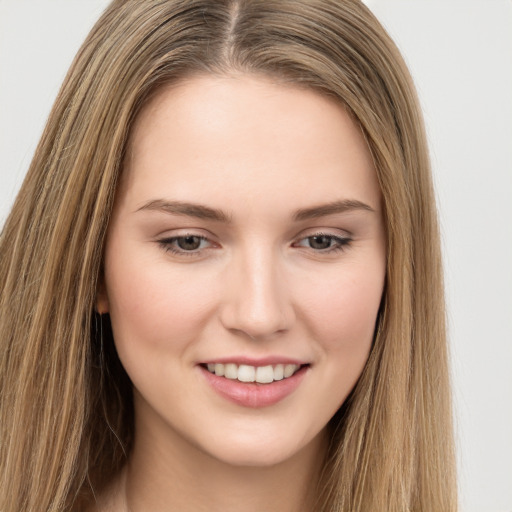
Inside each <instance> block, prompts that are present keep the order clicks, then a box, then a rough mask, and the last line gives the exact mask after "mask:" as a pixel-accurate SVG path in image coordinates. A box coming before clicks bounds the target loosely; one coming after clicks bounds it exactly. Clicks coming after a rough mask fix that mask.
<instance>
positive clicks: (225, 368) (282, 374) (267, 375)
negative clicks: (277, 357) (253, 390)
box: [207, 363, 300, 384]
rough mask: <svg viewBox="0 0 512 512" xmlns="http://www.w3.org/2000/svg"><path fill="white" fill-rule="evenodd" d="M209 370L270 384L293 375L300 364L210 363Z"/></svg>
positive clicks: (234, 378)
mask: <svg viewBox="0 0 512 512" xmlns="http://www.w3.org/2000/svg"><path fill="white" fill-rule="evenodd" d="M207 367H208V371H209V372H211V373H214V374H215V375H217V376H219V377H226V378H227V379H231V380H236V379H238V380H239V381H240V382H258V383H259V384H270V383H271V382H274V381H275V380H283V379H287V378H288V377H291V376H292V375H293V374H294V373H295V372H296V371H297V370H298V369H299V368H300V365H298V364H276V365H275V366H271V365H268V366H249V365H247V364H241V365H236V364H234V363H228V364H222V363H209V364H208V365H207Z"/></svg>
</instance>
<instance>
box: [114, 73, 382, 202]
mask: <svg viewBox="0 0 512 512" xmlns="http://www.w3.org/2000/svg"><path fill="white" fill-rule="evenodd" d="M124 174H125V175H124V178H123V182H124V184H123V187H122V188H123V189H125V191H128V193H130V194H131V195H132V196H136V197H133V200H140V201H142V200H148V199H151V197H149V196H153V195H154V194H155V193H157V192H159V193H161V194H163V193H165V194H167V195H172V196H173V197H175V196H176V195H178V196H180V195H184V196H187V197H185V199H187V200H189V199H194V200H197V201H201V202H205V200H207V201H208V202H209V203H219V204H215V205H214V206H222V207H225V202H226V200H227V199H228V198H229V201H230V203H231V204H233V206H234V205H235V203H236V201H235V199H236V198H240V197H243V198H245V199H248V198H251V199H254V198H255V197H260V199H263V196H265V197H266V199H267V200H268V201H263V200H262V201H261V205H262V206H264V205H265V203H270V202H271V201H272V200H273V201H274V202H273V204H274V208H277V207H279V206H280V205H281V204H283V202H284V201H285V200H291V201H293V200H295V201H296V202H298V203H301V204H298V205H294V206H298V207H302V206H304V202H305V201H306V202H310V203H311V204H314V203H316V204H318V203H320V202H326V201H329V200H339V199H340V197H341V196H346V197H350V198H353V199H359V200H364V201H366V202H370V203H373V206H375V207H377V208H378V206H379V203H380V190H379V187H378V183H377V179H376V174H375V170H374V167H373V162H372V159H371V155H370V153H369V150H368V147H367V145H366V142H365V140H364V137H363V136H362V134H361V132H360V129H359V127H358V125H357V124H356V123H355V122H354V121H353V120H352V118H351V116H350V115H349V114H348V112H347V111H346V109H345V108H344V106H343V105H342V104H341V103H339V102H337V101H335V100H334V99H332V98H328V97H326V96H324V95H321V94H320V93H318V92H316V91H313V90H310V89H305V88H299V87H296V86H293V85H288V84H287V85H283V84H280V83H275V82H272V81H271V80H270V79H268V78H264V77H258V76H246V75H242V76H234V77H214V76H199V77H198V76H196V77H193V78H190V79H188V80H184V81H182V82H180V83H179V84H176V85H172V86H169V87H166V88H163V89H161V90H160V91H159V92H158V93H157V94H156V95H155V97H154V98H153V99H152V100H151V101H150V102H149V103H148V104H147V105H146V106H145V108H144V109H143V110H142V112H141V113H140V115H139V116H138V118H137V120H136V122H135V124H134V127H133V130H132V133H131V137H130V142H129V146H128V151H127V159H126V162H125V169H124ZM189 196H190V197H189ZM354 196H355V197H354ZM179 199H182V198H181V197H179ZM245 204H246V205H247V203H245Z"/></svg>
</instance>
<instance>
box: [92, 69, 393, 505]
mask: <svg viewBox="0 0 512 512" xmlns="http://www.w3.org/2000/svg"><path fill="white" fill-rule="evenodd" d="M385 252H386V251H385V236H384V228H383V216H382V206H381V194H380V189H379V185H378V182H377V178H376V174H375V169H374V168H373V162H372V159H371V156H370V154H369V151H368V149H367V146H366V143H365V141H364V138H363V137H362V135H361V133H360V131H359V128H358V127H357V125H356V124H355V123H354V122H353V121H352V119H351V118H350V116H349V115H348V114H347V112H346V111H345V110H344V108H343V106H341V105H339V104H337V103H336V102H334V101H333V100H332V99H328V98H325V97H323V96H321V95H319V94H318V93H316V92H313V91H310V90H304V89H299V88H294V87H290V86H289V85H287V86H283V85H280V84H276V83H273V82H272V81H270V80H268V79H265V78H261V77H254V76H245V75H241V76H232V77H213V76H200V77H193V78H190V79H189V80H186V81H184V82H183V83H181V84H179V85H178V86H173V87H171V88H167V89H164V90H162V91H161V92H160V93H159V94H158V95H157V96H156V97H155V98H154V99H153V100H152V101H151V102H150V104H149V105H147V106H146V107H145V109H144V110H143V111H142V113H141V115H140V116H139V118H138V119H137V122H136V123H135V127H134V130H133V133H132V134H131V139H130V143H129V147H128V152H127V160H126V162H125V168H124V173H123V177H122V180H121V184H120V188H119V190H118V194H117V197H116V204H115V208H114V212H113V216H112V220H111V224H110V226H109V231H108V235H107V244H106V250H105V281H104V283H102V285H101V287H100V290H99V293H98V299H97V309H98V311H100V312H103V313H106V312H108V313H109V314H110V317H111V320H112V327H113V332H114V338H115V343H116V348H117V351H118V354H119V357H120V359H121V362H122V363H123V365H124V367H125V369H126V371H127V373H128V375H129V376H130V378H131V380H132V382H133V385H134V406H135V421H136V428H135V443H134V447H133V450H132V453H131V454H130V458H129V461H128V464H127V466H126V467H125V468H124V470H123V472H122V474H121V475H120V476H119V477H118V478H116V479H115V481H114V483H113V484H112V486H111V487H110V488H109V489H108V490H107V491H106V492H105V493H103V495H102V496H101V497H100V499H99V502H98V505H97V509H96V510H99V511H101V512H104V511H105V512H106V511H115V512H128V511H129V512H141V511H148V510H150V511H151V512H168V511H180V512H198V511H199V512H201V511H208V512H217V511H218V512H221V511H222V512H240V511H242V512H261V511H269V512H272V511H279V512H313V511H314V510H315V505H314V498H315V486H316V484H317V480H318V477H319V474H320V473H321V468H322V465H323V461H324V457H325V452H326V445H327V443H328V438H327V432H326V425H327V423H328V422H329V420H330V419H331V418H332V416H333V415H334V414H335V412H336V411H337V410H338V409H339V407H340V406H341V405H342V404H343V402H344V400H345V399H346V397H347V396H348V394H349V393H350V391H351V390H352V389H353V387H354V385H355V383H356V382H357V379H358V378H359V376H360V374H361V372H362V370H363V368H364V365H365V363H366V360H367V358H368V354H369V352H370V348H371V343H372V339H373V332H374V326H375V320H376V317H377V313H378V308H379V305H380V300H381V296H382V290H383V286H384V276H385V260H386V258H385ZM281 363H282V364H281ZM228 366H230V368H231V367H234V371H235V376H234V377H233V375H231V374H229V375H228V373H227V372H228V369H227V368H228ZM279 366H283V367H284V366H290V367H291V368H292V369H291V370H290V372H291V373H290V374H289V375H288V374H287V375H286V376H283V374H282V372H283V368H281V369H280V370H279ZM225 368H226V369H225ZM242 368H243V370H244V371H249V372H251V371H252V372H253V374H252V377H251V378H252V379H253V380H254V379H257V378H259V379H264V377H262V375H264V372H267V371H270V372H271V373H270V375H271V376H273V377H271V378H270V381H264V380H259V381H258V380H256V382H249V383H248V381H245V380H244V379H245V378H246V377H245V375H246V374H244V376H243V377H242V373H241V372H242ZM260 369H261V371H262V372H263V373H259V372H260ZM229 371H231V370H229ZM280 371H281V374H280V375H279V376H278V373H279V372H280ZM224 372H226V373H224ZM236 372H238V373H236ZM257 375H259V377H257ZM265 375H267V374H266V373H265ZM265 378H266V377H265ZM287 379H289V380H287ZM226 390H227V391H226ZM283 390H284V391H283Z"/></svg>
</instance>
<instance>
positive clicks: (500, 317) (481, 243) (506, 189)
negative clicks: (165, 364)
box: [0, 0, 512, 512]
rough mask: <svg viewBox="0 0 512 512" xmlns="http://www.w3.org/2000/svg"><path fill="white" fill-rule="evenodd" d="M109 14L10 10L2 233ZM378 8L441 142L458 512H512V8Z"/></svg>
mask: <svg viewBox="0 0 512 512" xmlns="http://www.w3.org/2000/svg"><path fill="white" fill-rule="evenodd" d="M106 4H107V1H106V0H80V1H79V0H0V225H1V224H3V222H4V220H5V218H6V216H7V213H8V211H9V208H10V206H11V204H12V202H13V200H14V197H15V194H16V191H17V189H18V188H19V186H20V184H21V180H22V178H23V176H24V174H25V172H26V170H27V168H28V165H29V163H30V159H31V157H32V154H33V151H34V149H35V146H36V143H37V141H38V139H39V136H40V133H41V130H42V128H43V125H44V122H45V120H46V117H47V115H48V112H49V110H50V107H51V104H52V102H53V100H54V98H55V96H56V94H57V91H58V88H59V86H60V83H61V81H62V79H63V78H64V75H65V72H66V70H67V68H68V66H69V64H70V62H71V59H72V58H73V56H74V54H75V52H76V51H77V49H78V47H79V45H80V43H81V42H82V40H83V39H84V38H85V36H86V34H87V32H88V30H89V29H90V27H91V26H92V24H93V22H94V21H95V20H96V18H97V17H98V16H99V14H100V13H101V11H102V9H103V8H104V7H105V6H106ZM367 4H368V5H369V6H370V7H371V8H372V10H373V11H374V12H375V13H376V15H377V16H378V17H379V19H380V20H381V21H382V22H383V24H384V25H385V26H386V27H387V29H388V30H389V31H390V33H391V35H392V36H393V38H394V39H395V41H396V42H397V43H398V45H399V47H400V48H401V50H402V52H403V53H404V55H405V58H406V60H407V62H408V64H409V66H410V68H411V71H412V73H413V76H414V78H415V80H416V83H417V87H418V90H419V94H420V98H421V101H422V104H423V107H424V111H425V117H426V123H427V129H428V134H429V139H430V142H431V150H432V161H433V167H434V175H435V180H436V187H437V194H438V198H439V206H440V213H441V224H442V232H443V245H444V250H445V266H446V279H447V296H448V309H449V311H448V314H449V329H450V339H451V352H452V359H453V376H454V388H455V401H456V411H455V414H456V422H457V440H458V446H459V481H460V490H461V505H462V507H461V508H462V511H463V512H512V1H511V0H367ZM433 512H441V511H433Z"/></svg>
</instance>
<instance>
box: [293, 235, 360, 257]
mask: <svg viewBox="0 0 512 512" xmlns="http://www.w3.org/2000/svg"><path fill="white" fill-rule="evenodd" d="M351 241H352V240H351V239H350V238H343V237H340V236H334V235H326V234H324V233H317V234H314V235H312V236H308V237H306V238H303V239H302V240H300V241H299V242H298V243H297V244H295V245H296V246H298V247H306V248H309V249H313V250H314V251H315V252H323V253H330V252H335V251H341V250H343V249H344V248H345V247H346V246H347V245H349V244H350V242H351Z"/></svg>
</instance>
